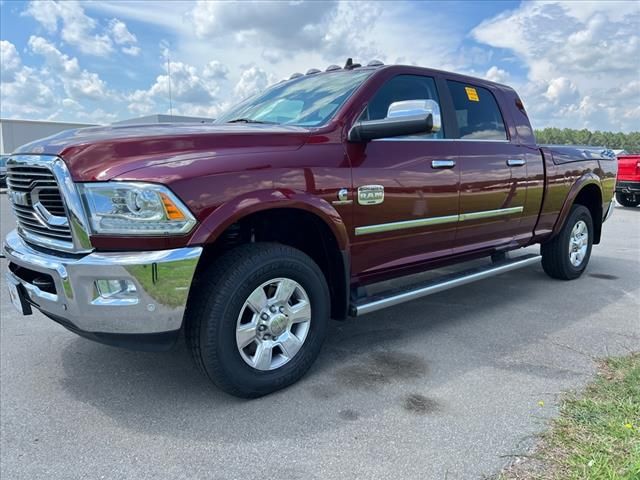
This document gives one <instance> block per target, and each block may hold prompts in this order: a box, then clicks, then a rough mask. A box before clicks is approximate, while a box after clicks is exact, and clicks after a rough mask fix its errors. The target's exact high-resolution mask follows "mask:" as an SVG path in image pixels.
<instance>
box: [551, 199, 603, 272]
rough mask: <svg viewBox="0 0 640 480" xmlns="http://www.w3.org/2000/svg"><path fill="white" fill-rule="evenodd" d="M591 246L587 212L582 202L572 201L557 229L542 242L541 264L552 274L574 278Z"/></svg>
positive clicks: (584, 262)
mask: <svg viewBox="0 0 640 480" xmlns="http://www.w3.org/2000/svg"><path fill="white" fill-rule="evenodd" d="M592 246H593V219H592V218H591V212H590V211H589V209H588V208H587V207H585V206H583V205H574V206H573V207H572V208H571V212H570V213H569V216H568V217H567V220H566V222H565V224H564V226H563V227H562V230H560V233H559V234H558V235H557V236H555V237H554V238H552V239H551V240H550V241H548V242H546V243H543V244H542V248H541V253H542V268H543V269H544V271H545V272H546V273H547V275H549V276H550V277H552V278H558V279H561V280H573V279H574V278H578V277H579V276H580V275H582V272H584V270H585V269H586V268H587V264H588V263H589V258H590V257H591V247H592Z"/></svg>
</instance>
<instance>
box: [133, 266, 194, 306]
mask: <svg viewBox="0 0 640 480" xmlns="http://www.w3.org/2000/svg"><path fill="white" fill-rule="evenodd" d="M196 263H197V259H194V260H192V261H182V262H176V263H169V264H164V263H159V264H158V267H157V282H154V281H153V277H152V268H151V266H149V265H132V266H128V267H127V270H128V271H129V273H130V274H131V275H133V276H134V277H136V279H137V280H138V281H139V282H140V284H141V285H142V288H144V290H145V291H146V292H147V293H148V294H149V296H151V297H152V298H153V299H155V300H156V301H157V302H158V303H160V304H162V305H167V306H169V307H174V308H175V307H183V306H184V305H186V303H187V296H188V294H189V290H188V289H186V288H185V287H184V286H185V285H188V284H189V282H190V281H191V278H192V277H193V272H194V271H195V267H196Z"/></svg>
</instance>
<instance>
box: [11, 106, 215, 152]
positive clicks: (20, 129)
mask: <svg viewBox="0 0 640 480" xmlns="http://www.w3.org/2000/svg"><path fill="white" fill-rule="evenodd" d="M212 121H213V119H211V118H204V117H185V116H181V115H163V114H156V115H147V116H145V117H138V118H130V119H128V120H122V121H120V122H114V123H113V125H135V124H148V123H181V122H195V123H209V122H212ZM93 126H95V125H94V124H90V123H68V122H55V121H47V120H15V119H10V118H0V155H6V154H9V153H12V152H14V151H15V150H16V149H17V148H18V147H20V146H21V145H24V144H25V143H29V142H33V141H34V140H38V139H39V138H44V137H48V136H50V135H54V134H56V133H58V132H62V131H63V130H70V129H74V128H82V127H93Z"/></svg>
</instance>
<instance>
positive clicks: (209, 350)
mask: <svg viewBox="0 0 640 480" xmlns="http://www.w3.org/2000/svg"><path fill="white" fill-rule="evenodd" d="M196 288H197V290H196V291H195V292H194V294H192V297H191V298H190V300H189V301H190V305H189V307H188V308H187V316H186V319H185V321H186V325H185V337H186V340H187V344H188V346H189V348H190V350H191V353H192V356H193V358H194V360H195V362H196V364H197V365H198V366H199V367H200V369H201V370H202V371H203V372H204V373H205V374H206V375H207V376H208V377H209V378H210V379H211V380H212V381H213V382H214V383H215V384H216V385H217V386H218V387H220V388H221V389H222V390H224V391H226V392H227V393H230V394H232V395H235V396H239V397H246V398H253V397H259V396H262V395H266V394H268V393H271V392H273V391H275V390H279V389H281V388H284V387H286V386H288V385H290V384H292V383H294V382H296V381H297V380H298V379H300V378H301V377H302V376H303V375H304V374H305V373H306V371H307V370H308V369H309V367H310V366H311V365H312V364H313V362H314V361H315V359H316V357H317V356H318V353H319V352H320V347H321V346H322V343H323V341H324V338H325V336H326V333H327V328H328V318H329V311H330V309H329V303H330V299H329V289H328V287H327V283H326V280H325V278H324V275H323V273H322V271H321V270H320V268H319V267H318V266H317V265H316V264H315V262H314V261H313V260H312V259H311V258H310V257H308V256H307V255H306V254H304V253H303V252H301V251H299V250H296V249H294V248H291V247H288V246H285V245H278V244H272V243H253V244H247V245H242V246H240V247H237V248H235V249H233V250H231V251H229V252H228V253H227V254H225V255H224V256H223V257H221V258H220V259H218V260H217V261H216V262H215V263H214V264H213V265H212V266H211V268H209V269H208V270H207V271H204V272H202V273H201V278H200V279H199V283H198V285H197V286H196Z"/></svg>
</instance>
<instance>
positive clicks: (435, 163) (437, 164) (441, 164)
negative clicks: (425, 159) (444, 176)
mask: <svg viewBox="0 0 640 480" xmlns="http://www.w3.org/2000/svg"><path fill="white" fill-rule="evenodd" d="M455 166H456V162H455V161H454V160H431V168H453V167H455Z"/></svg>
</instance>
